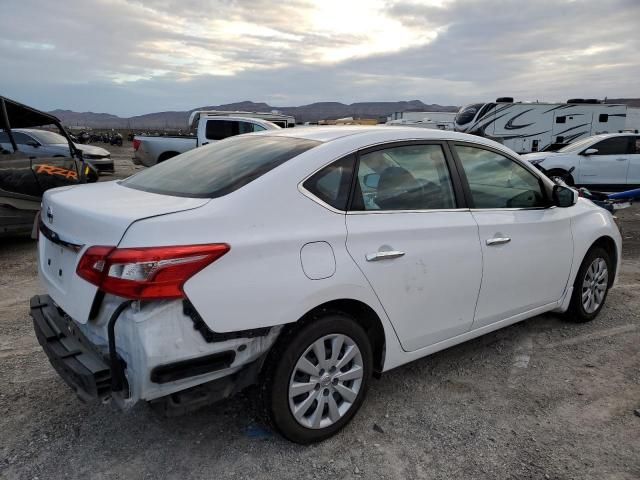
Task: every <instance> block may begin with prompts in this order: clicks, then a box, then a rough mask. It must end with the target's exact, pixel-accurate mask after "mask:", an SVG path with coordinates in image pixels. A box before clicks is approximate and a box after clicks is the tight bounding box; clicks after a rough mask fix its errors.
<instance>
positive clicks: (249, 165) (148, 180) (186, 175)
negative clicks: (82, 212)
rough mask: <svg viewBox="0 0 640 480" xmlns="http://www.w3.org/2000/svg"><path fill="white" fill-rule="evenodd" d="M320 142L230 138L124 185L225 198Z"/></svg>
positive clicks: (125, 181)
mask: <svg viewBox="0 0 640 480" xmlns="http://www.w3.org/2000/svg"><path fill="white" fill-rule="evenodd" d="M319 144H320V142H316V141H314V140H304V139H301V138H291V137H269V136H263V135H257V136H237V137H230V138H228V139H226V140H221V141H219V142H216V143H213V144H210V145H207V146H204V147H200V148H196V149H194V150H190V151H188V152H186V153H183V154H182V155H178V156H176V157H173V158H171V159H169V160H166V161H164V162H162V163H160V164H158V165H156V166H154V167H152V168H149V169H147V170H143V171H141V172H139V173H137V174H135V175H133V176H132V177H129V178H128V179H126V180H124V181H122V182H121V184H122V185H124V186H126V187H130V188H135V189H138V190H144V191H145V192H152V193H160V194H164V195H173V196H177V197H196V198H216V197H221V196H223V195H226V194H228V193H231V192H233V191H235V190H237V189H239V188H241V187H243V186H244V185H246V184H248V183H250V182H252V181H253V180H255V179H256V178H258V177H260V176H262V175H264V174H265V173H267V172H268V171H269V170H272V169H274V168H276V167H277V166H278V165H281V164H283V163H284V162H286V161H287V160H290V159H292V158H294V157H296V156H298V155H300V154H301V153H304V152H306V151H307V150H309V149H311V148H313V147H315V146H316V145H319Z"/></svg>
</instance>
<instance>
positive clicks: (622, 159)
mask: <svg viewBox="0 0 640 480" xmlns="http://www.w3.org/2000/svg"><path fill="white" fill-rule="evenodd" d="M626 160H627V159H626V158H616V162H624V161H626Z"/></svg>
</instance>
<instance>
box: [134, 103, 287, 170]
mask: <svg viewBox="0 0 640 480" xmlns="http://www.w3.org/2000/svg"><path fill="white" fill-rule="evenodd" d="M189 125H190V128H191V131H194V132H195V133H194V135H190V136H161V137H155V136H147V135H137V136H136V137H134V139H133V163H135V164H137V165H144V166H146V167H151V166H153V165H155V164H156V163H160V162H163V161H165V160H167V159H169V158H171V157H175V156H176V155H179V154H181V153H184V152H186V151H187V150H192V149H194V148H197V147H201V146H202V145H207V144H208V143H212V142H215V141H218V140H223V139H225V138H227V137H232V136H234V135H241V134H243V133H251V132H259V131H262V130H274V129H278V128H281V127H291V126H294V125H295V119H293V117H291V116H288V115H281V114H275V113H257V112H221V111H195V112H193V113H192V114H191V116H190V118H189Z"/></svg>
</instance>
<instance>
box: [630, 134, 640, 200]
mask: <svg viewBox="0 0 640 480" xmlns="http://www.w3.org/2000/svg"><path fill="white" fill-rule="evenodd" d="M628 157H629V170H627V185H628V186H629V187H630V188H632V187H638V186H640V135H629V155H628Z"/></svg>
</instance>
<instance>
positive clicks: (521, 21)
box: [0, 0, 640, 115]
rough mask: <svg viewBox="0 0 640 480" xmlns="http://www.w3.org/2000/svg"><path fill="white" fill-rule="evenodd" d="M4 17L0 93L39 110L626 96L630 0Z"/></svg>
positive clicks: (639, 72) (118, 0)
mask: <svg viewBox="0 0 640 480" xmlns="http://www.w3.org/2000/svg"><path fill="white" fill-rule="evenodd" d="M7 2H8V5H7V4H6V3H7ZM2 14H3V29H2V31H1V32H0V65H2V70H3V73H2V76H1V77H0V87H1V90H0V92H1V93H2V94H4V95H7V96H10V97H15V98H17V99H19V100H21V101H24V102H26V103H30V104H33V105H35V106H37V107H40V108H46V109H53V108H71V109H74V110H93V111H108V112H110V113H117V114H123V115H131V114H139V113H145V112H149V111H157V110H167V109H186V108H192V107H195V106H198V105H206V104H216V103H225V102H232V101H237V100H245V99H251V100H255V101H266V102H270V103H274V104H277V105H294V104H301V103H309V102H313V101H324V100H338V101H344V102H349V103H351V102H355V101H370V100H399V99H413V98H418V99H421V100H424V101H425V102H427V103H435V102H437V103H442V104H462V103H467V102H471V101H482V100H490V99H493V98H495V97H496V96H504V95H512V96H516V97H518V98H521V99H541V100H542V99H544V100H562V99H566V98H569V97H604V96H609V97H620V96H640V91H639V89H638V86H637V78H638V76H640V57H639V56H638V54H637V52H638V51H640V36H639V35H637V25H636V24H637V19H638V18H640V2H637V1H635V0H612V1H610V2H606V4H603V3H602V2H598V1H595V0H577V1H565V2H558V1H548V0H541V1H536V2H531V1H528V2H526V1H522V2H503V1H499V0H482V1H479V0H477V1H476V0H433V1H417V0H416V1H409V0H407V1H387V2H383V1H381V0H349V1H345V0H339V1H338V0H323V1H317V2H312V1H303V0H294V1H286V2H273V1H272V0H268V1H267V0H252V1H251V2H245V1H240V0H238V1H234V0H226V1H224V0H223V1H204V0H154V1H144V2H141V1H140V2H137V1H133V0H99V1H93V2H88V1H81V0H67V1H65V2H48V1H46V0H5V5H4V6H3V13H2Z"/></svg>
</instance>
